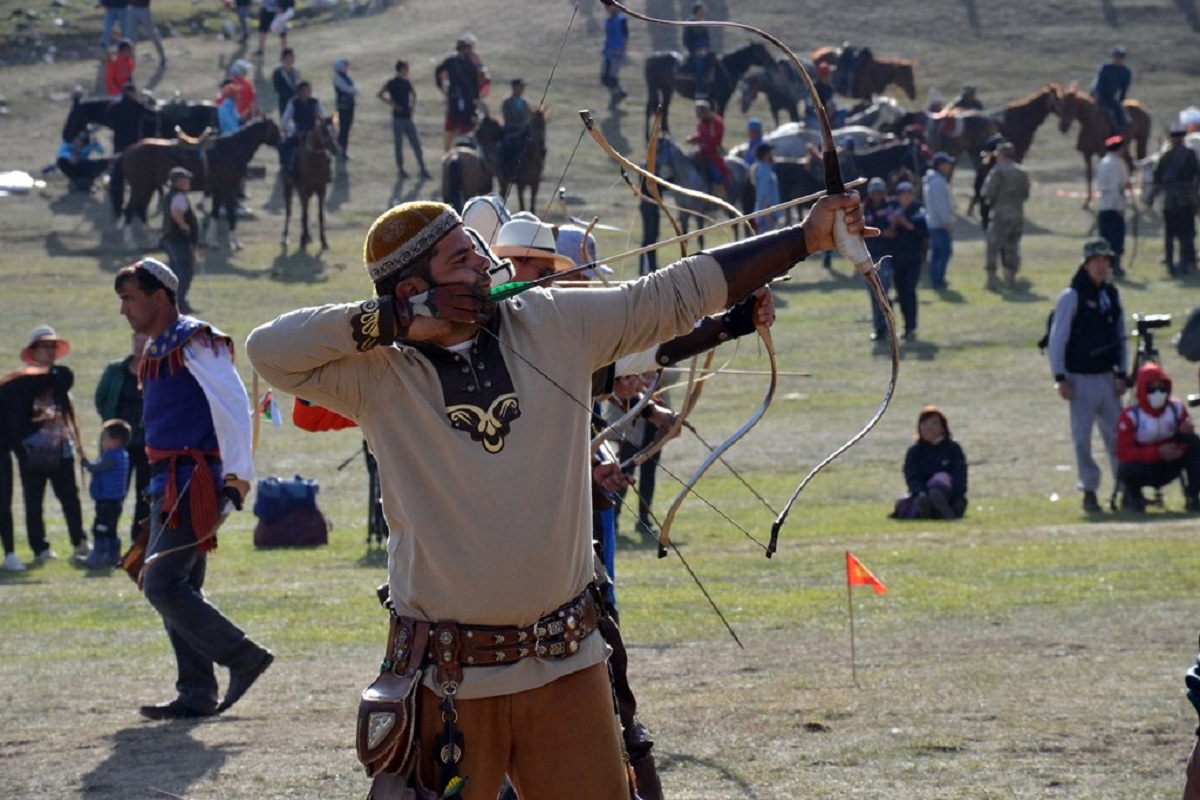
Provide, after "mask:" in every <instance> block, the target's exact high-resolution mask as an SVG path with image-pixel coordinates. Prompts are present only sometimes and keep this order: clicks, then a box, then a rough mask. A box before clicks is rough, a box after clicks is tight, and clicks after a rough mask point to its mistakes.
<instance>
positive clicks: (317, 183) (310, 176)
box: [281, 120, 337, 250]
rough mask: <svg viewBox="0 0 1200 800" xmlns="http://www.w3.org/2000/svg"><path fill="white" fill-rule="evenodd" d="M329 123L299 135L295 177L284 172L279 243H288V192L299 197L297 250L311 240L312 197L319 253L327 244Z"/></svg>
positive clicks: (331, 142)
mask: <svg viewBox="0 0 1200 800" xmlns="http://www.w3.org/2000/svg"><path fill="white" fill-rule="evenodd" d="M329 124H330V123H329V122H328V121H327V120H322V121H321V122H320V123H319V124H318V125H317V126H316V127H315V128H313V129H312V130H311V131H308V132H306V133H303V134H300V145H299V149H298V150H297V151H296V167H295V177H294V178H293V177H292V176H290V175H288V174H287V172H286V171H285V172H284V176H283V204H284V209H285V210H286V216H285V217H284V220H283V239H282V241H281V244H283V245H284V246H285V247H286V246H287V243H288V226H289V225H290V224H291V222H292V192H293V190H294V191H295V192H296V194H297V195H299V197H300V229H301V233H300V249H301V250H303V249H304V248H306V247H308V244H309V242H311V241H312V237H311V236H309V234H308V201H309V198H311V197H312V196H313V195H316V197H317V221H318V225H319V230H320V234H321V250H328V249H329V243H328V242H327V241H325V189H326V187H328V186H329V180H330V174H331V170H330V154H331V152H333V151H335V150H336V146H337V145H336V142H335V141H334V138H333V133H332V132H331V131H330V130H329Z"/></svg>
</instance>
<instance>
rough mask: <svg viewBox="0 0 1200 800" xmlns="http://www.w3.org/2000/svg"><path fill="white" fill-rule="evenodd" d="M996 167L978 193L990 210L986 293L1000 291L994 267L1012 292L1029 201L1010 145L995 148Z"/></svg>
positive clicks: (1025, 179) (1024, 177)
mask: <svg viewBox="0 0 1200 800" xmlns="http://www.w3.org/2000/svg"><path fill="white" fill-rule="evenodd" d="M995 159H996V165H995V166H994V167H993V168H992V171H991V172H989V173H988V176H987V179H986V180H984V182H983V189H982V190H981V192H980V194H981V195H982V197H983V199H984V200H985V201H987V204H988V207H989V208H990V209H991V220H990V224H989V225H988V230H987V262H986V264H985V265H984V269H985V270H987V286H986V288H987V290H988V291H989V292H994V291H996V290H997V289H999V288H1000V284H999V282H998V281H997V280H996V265H997V263H1000V264H1002V265H1003V267H1004V285H1005V287H1006V288H1009V289H1014V288H1016V284H1017V270H1019V269H1020V268H1021V234H1022V233H1023V231H1024V227H1025V201H1026V200H1028V199H1029V175H1028V173H1026V172H1025V170H1024V169H1022V168H1021V165H1020V164H1018V163H1017V151H1016V148H1015V147H1013V144H1012V142H1004V143H1002V144H1001V145H1000V146H999V147H997V148H996V154H995Z"/></svg>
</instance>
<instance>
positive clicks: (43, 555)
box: [33, 547, 58, 564]
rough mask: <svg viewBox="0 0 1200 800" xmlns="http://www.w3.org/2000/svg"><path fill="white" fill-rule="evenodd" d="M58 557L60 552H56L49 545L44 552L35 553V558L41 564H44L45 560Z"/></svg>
mask: <svg viewBox="0 0 1200 800" xmlns="http://www.w3.org/2000/svg"><path fill="white" fill-rule="evenodd" d="M56 558H58V553H56V552H54V551H53V550H51V549H50V548H49V547H47V548H46V549H45V550H43V551H42V552H40V553H38V554H37V555H35V556H34V557H33V560H34V561H36V562H38V563H39V564H44V563H45V562H47V561H52V560H53V559H56Z"/></svg>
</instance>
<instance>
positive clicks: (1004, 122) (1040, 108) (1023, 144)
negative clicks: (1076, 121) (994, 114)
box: [997, 83, 1060, 161]
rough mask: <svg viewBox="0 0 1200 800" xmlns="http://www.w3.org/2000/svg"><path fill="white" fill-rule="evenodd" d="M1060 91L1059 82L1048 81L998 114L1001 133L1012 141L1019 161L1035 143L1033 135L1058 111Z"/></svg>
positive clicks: (1023, 158)
mask: <svg viewBox="0 0 1200 800" xmlns="http://www.w3.org/2000/svg"><path fill="white" fill-rule="evenodd" d="M1059 91H1060V89H1059V86H1058V84H1054V83H1048V84H1046V85H1045V86H1043V87H1042V88H1041V89H1039V90H1038V91H1036V92H1034V93H1033V94H1031V95H1030V96H1029V97H1026V98H1025V99H1023V100H1017V101H1015V102H1012V103H1009V104H1008V105H1007V106H1005V107H1004V110H1003V111H1002V112H1000V114H999V115H998V116H999V119H998V120H997V121H998V122H999V125H1000V133H1001V135H1003V136H1004V138H1005V139H1007V140H1008V141H1009V142H1012V146H1013V149H1015V150H1016V152H1017V161H1024V160H1025V154H1026V153H1028V152H1029V147H1030V145H1032V144H1033V135H1034V134H1035V133H1036V132H1037V129H1038V127H1039V126H1041V124H1042V123H1043V122H1045V121H1046V117H1048V116H1050V115H1051V114H1057V113H1058V109H1059V102H1058V96H1059Z"/></svg>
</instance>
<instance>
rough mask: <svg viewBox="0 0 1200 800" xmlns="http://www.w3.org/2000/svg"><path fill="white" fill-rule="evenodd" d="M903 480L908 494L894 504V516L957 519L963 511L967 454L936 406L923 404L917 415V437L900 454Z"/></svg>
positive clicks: (965, 503) (965, 497) (899, 517)
mask: <svg viewBox="0 0 1200 800" xmlns="http://www.w3.org/2000/svg"><path fill="white" fill-rule="evenodd" d="M904 482H905V483H907V484H908V492H909V496H908V497H905V498H902V499H901V500H900V501H898V502H897V503H896V510H895V511H894V512H893V514H892V516H894V517H896V518H897V519H958V518H959V517H961V516H962V515H963V514H964V513H965V512H966V510H967V457H966V455H965V454H964V453H963V449H962V448H961V447H959V446H958V442H956V441H954V439H953V438H951V436H950V426H949V424H948V423H947V422H946V415H945V414H943V413H942V410H941V409H940V408H938V407H937V406H925V408H923V409H921V413H920V414H919V415H918V416H917V440H916V441H915V442H913V444H912V446H911V447H909V448H908V453H907V454H905V456H904Z"/></svg>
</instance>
